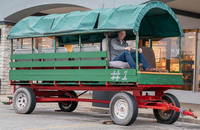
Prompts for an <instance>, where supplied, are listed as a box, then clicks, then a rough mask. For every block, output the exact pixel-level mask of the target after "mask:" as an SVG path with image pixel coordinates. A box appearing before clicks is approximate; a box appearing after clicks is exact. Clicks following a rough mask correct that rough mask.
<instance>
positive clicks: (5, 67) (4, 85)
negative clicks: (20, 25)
mask: <svg viewBox="0 0 200 130" xmlns="http://www.w3.org/2000/svg"><path fill="white" fill-rule="evenodd" d="M11 27H12V26H11V25H6V24H4V25H0V30H1V41H0V79H1V86H0V88H1V91H0V94H10V93H11V92H12V87H10V85H9V73H8V72H9V60H10V51H11V49H10V47H11V44H10V41H9V40H8V39H7V35H8V33H9V31H10V29H11Z"/></svg>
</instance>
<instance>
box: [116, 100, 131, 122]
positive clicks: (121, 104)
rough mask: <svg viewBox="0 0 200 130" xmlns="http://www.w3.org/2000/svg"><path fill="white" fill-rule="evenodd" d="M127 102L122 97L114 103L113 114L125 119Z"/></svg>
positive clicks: (127, 108)
mask: <svg viewBox="0 0 200 130" xmlns="http://www.w3.org/2000/svg"><path fill="white" fill-rule="evenodd" d="M128 110H129V107H128V102H127V101H126V100H124V99H119V100H118V101H116V103H115V105H114V114H115V115H116V116H117V118H119V119H125V118H126V117H127V115H128Z"/></svg>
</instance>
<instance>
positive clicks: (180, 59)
mask: <svg viewBox="0 0 200 130" xmlns="http://www.w3.org/2000/svg"><path fill="white" fill-rule="evenodd" d="M178 40H179V41H178V44H179V72H180V73H182V68H183V67H182V58H183V57H182V56H183V55H182V46H181V42H182V38H181V37H179V39H178Z"/></svg>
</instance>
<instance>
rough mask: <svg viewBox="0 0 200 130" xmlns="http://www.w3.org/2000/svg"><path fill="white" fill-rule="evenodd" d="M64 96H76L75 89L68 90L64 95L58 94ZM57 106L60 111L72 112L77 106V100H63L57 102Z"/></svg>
mask: <svg viewBox="0 0 200 130" xmlns="http://www.w3.org/2000/svg"><path fill="white" fill-rule="evenodd" d="M60 97H62V98H63V97H64V98H77V94H76V92H75V91H68V92H67V93H65V94H64V95H62V96H60ZM58 106H59V107H60V110H61V111H64V112H72V111H74V110H75V109H76V107H77V106H78V102H76V101H65V102H58Z"/></svg>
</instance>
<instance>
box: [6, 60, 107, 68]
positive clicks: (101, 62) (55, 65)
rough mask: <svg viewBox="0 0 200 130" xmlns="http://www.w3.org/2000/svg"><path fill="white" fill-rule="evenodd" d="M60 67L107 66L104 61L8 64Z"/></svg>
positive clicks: (14, 64)
mask: <svg viewBox="0 0 200 130" xmlns="http://www.w3.org/2000/svg"><path fill="white" fill-rule="evenodd" d="M62 66H74V67H76V66H107V61H106V60H74V61H73V60H72V61H26V62H25V61H23V62H10V67H11V68H17V67H62Z"/></svg>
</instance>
